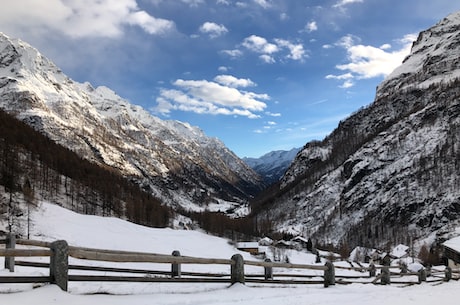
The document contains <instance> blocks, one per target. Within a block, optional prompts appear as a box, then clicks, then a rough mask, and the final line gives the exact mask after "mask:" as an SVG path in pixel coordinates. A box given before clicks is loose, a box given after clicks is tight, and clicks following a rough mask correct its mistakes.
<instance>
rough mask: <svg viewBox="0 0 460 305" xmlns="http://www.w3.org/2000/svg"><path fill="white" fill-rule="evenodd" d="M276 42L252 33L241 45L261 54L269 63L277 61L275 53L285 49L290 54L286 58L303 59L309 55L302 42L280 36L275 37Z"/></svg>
mask: <svg viewBox="0 0 460 305" xmlns="http://www.w3.org/2000/svg"><path fill="white" fill-rule="evenodd" d="M274 42H275V43H270V42H268V41H267V39H265V38H263V37H260V36H257V35H251V36H249V37H246V38H245V39H244V40H243V43H242V44H241V45H242V46H243V47H245V48H246V49H248V50H250V51H252V52H255V53H259V54H261V55H259V58H260V59H261V60H262V61H263V62H265V63H267V64H272V63H275V62H276V59H275V57H274V54H275V53H279V52H280V51H282V50H284V49H287V50H288V51H289V52H288V54H287V55H285V57H286V58H289V59H292V60H297V61H303V60H304V59H305V58H306V57H307V55H306V52H305V50H304V48H303V45H302V44H295V43H292V42H290V41H289V40H285V39H280V38H276V39H274Z"/></svg>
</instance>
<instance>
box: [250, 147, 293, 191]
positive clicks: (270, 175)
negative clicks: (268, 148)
mask: <svg viewBox="0 0 460 305" xmlns="http://www.w3.org/2000/svg"><path fill="white" fill-rule="evenodd" d="M299 150H300V148H293V149H291V150H287V151H286V150H276V151H272V152H269V153H266V154H265V155H263V156H261V157H259V158H247V157H246V158H243V161H244V162H246V163H247V164H248V165H249V166H250V167H251V168H252V169H253V170H254V171H255V172H256V173H258V174H259V175H260V176H261V177H262V178H263V179H264V182H265V183H266V184H267V185H270V184H273V183H276V182H278V181H279V179H280V178H281V177H282V176H283V175H284V173H285V172H286V170H287V169H288V167H289V165H290V164H291V163H292V160H294V158H295V156H296V155H297V153H298V152H299Z"/></svg>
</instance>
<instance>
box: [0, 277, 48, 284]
mask: <svg viewBox="0 0 460 305" xmlns="http://www.w3.org/2000/svg"><path fill="white" fill-rule="evenodd" d="M50 281H51V278H50V277H49V276H0V283H2V284H13V283H15V284H24V283H49V282H50Z"/></svg>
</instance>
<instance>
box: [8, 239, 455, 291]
mask: <svg viewBox="0 0 460 305" xmlns="http://www.w3.org/2000/svg"><path fill="white" fill-rule="evenodd" d="M0 243H5V244H6V248H5V249H0V257H1V256H3V257H5V268H6V269H9V270H10V271H11V272H13V271H14V269H15V266H25V267H35V268H48V269H49V276H15V275H13V276H0V283H52V284H56V285H58V286H59V287H60V288H61V289H62V290H64V291H67V289H68V283H69V282H83V281H84V282H172V283H174V282H187V283H230V284H234V283H267V284H322V285H324V287H328V286H330V285H335V284H336V283H338V284H350V283H372V284H390V283H398V284H416V283H421V282H422V281H426V280H427V276H429V277H430V281H431V282H434V281H437V282H442V281H449V280H451V279H458V278H459V277H458V275H456V276H453V272H458V271H457V270H456V271H453V270H452V269H450V268H448V267H446V269H445V270H426V269H422V270H420V271H419V272H417V273H409V272H391V271H390V270H391V269H393V268H396V267H390V266H375V265H373V264H371V265H370V266H369V267H351V266H350V267H343V266H334V264H333V263H332V262H329V261H327V262H326V263H325V265H306V264H291V263H277V262H271V261H270V260H269V259H267V260H265V261H245V260H244V259H243V257H242V256H241V255H240V254H235V255H233V256H232V257H231V258H230V259H220V258H199V257H188V256H181V255H180V252H179V251H173V253H172V254H171V255H164V254H154V253H144V252H128V251H114V250H105V249H93V248H82V247H72V246H69V245H68V244H67V242H66V241H63V240H60V241H55V242H43V241H35V240H23V239H18V240H16V239H15V237H14V236H8V238H7V239H6V240H5V241H0ZM16 245H24V246H29V247H35V248H33V249H30V248H29V249H17V248H16ZM15 257H49V258H50V262H49V263H38V262H30V261H19V260H15ZM69 257H73V258H76V259H82V260H91V261H101V262H123V263H155V264H170V265H171V271H156V270H146V269H131V268H118V267H116V268H115V267H103V266H87V265H71V264H69ZM184 264H204V265H215V264H219V265H228V266H229V267H230V268H229V269H230V272H229V273H202V272H182V270H181V266H182V265H184ZM245 266H256V267H263V273H258V274H245V270H244V267H245ZM274 268H276V270H279V269H280V268H285V269H290V270H291V269H297V270H313V271H315V272H314V274H304V273H301V274H299V273H298V272H297V273H295V274H287V273H279V274H274V273H273V270H274ZM344 269H347V270H353V271H357V273H358V274H357V275H349V274H348V275H337V274H336V270H344ZM70 270H80V271H88V274H84V275H74V274H69V271H70ZM377 270H380V273H379V274H377ZM318 271H319V274H318ZM98 272H110V273H119V274H120V273H121V274H123V275H97V273H98ZM126 274H130V275H129V276H127V275H126ZM141 275H142V276H141ZM408 276H410V277H412V280H404V279H402V278H403V277H404V278H406V277H408ZM414 277H415V278H416V280H415V281H414V280H413V278H414ZM275 278H276V279H275ZM401 279H402V280H401Z"/></svg>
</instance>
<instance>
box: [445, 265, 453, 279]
mask: <svg viewBox="0 0 460 305" xmlns="http://www.w3.org/2000/svg"><path fill="white" fill-rule="evenodd" d="M444 276H445V277H444V281H446V282H448V281H450V280H451V279H452V268H450V267H449V266H447V267H446V269H445V270H444Z"/></svg>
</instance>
